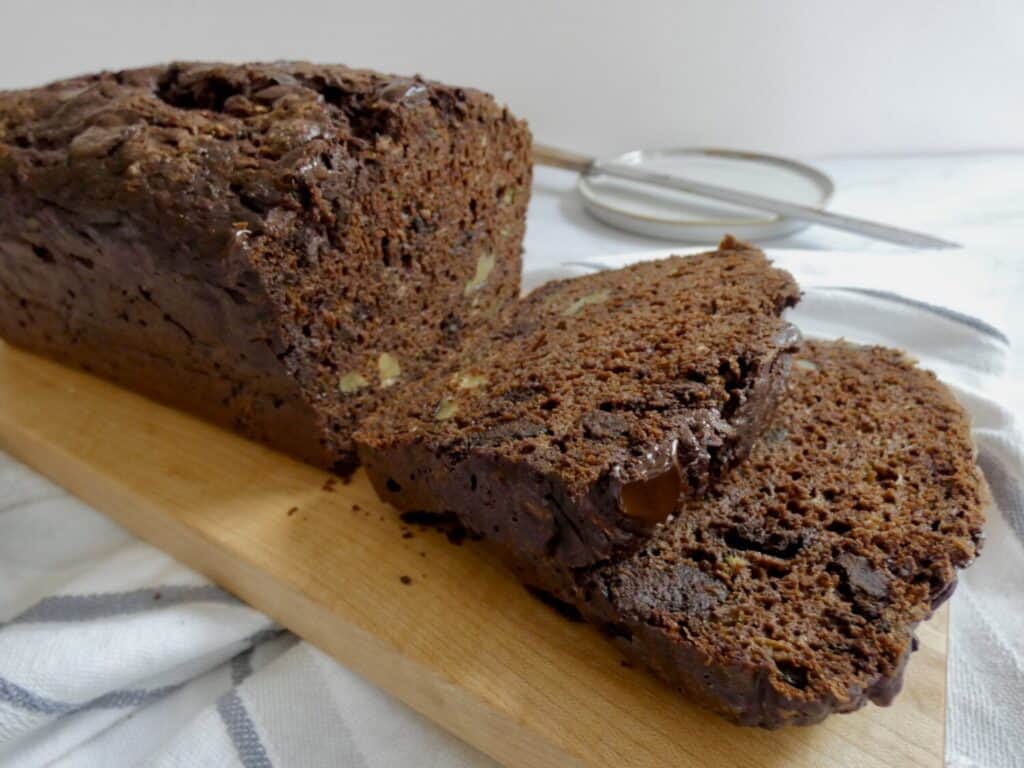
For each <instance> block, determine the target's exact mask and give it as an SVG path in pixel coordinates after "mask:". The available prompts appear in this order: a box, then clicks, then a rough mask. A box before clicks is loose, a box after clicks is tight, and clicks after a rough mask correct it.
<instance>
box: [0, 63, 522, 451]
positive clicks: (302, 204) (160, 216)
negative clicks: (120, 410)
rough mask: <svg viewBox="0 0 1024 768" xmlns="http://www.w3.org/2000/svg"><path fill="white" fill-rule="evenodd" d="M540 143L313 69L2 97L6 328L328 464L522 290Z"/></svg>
mask: <svg viewBox="0 0 1024 768" xmlns="http://www.w3.org/2000/svg"><path fill="white" fill-rule="evenodd" d="M530 168H531V166H530V134H529V131H528V130H527V127H526V125H525V124H524V123H523V122H521V121H519V120H516V119H515V118H514V117H513V116H512V115H510V114H509V112H508V110H506V109H504V108H503V107H502V106H501V105H499V104H497V103H495V101H494V100H493V99H492V98H491V97H490V96H488V95H487V94H484V93H480V92H478V91H473V90H470V89H463V88H457V87H454V86H447V85H442V84H440V83H435V82H430V81H426V80H423V79H421V78H419V77H396V76H391V75H384V74H379V73H375V72H370V71H367V70H356V69H349V68H348V67H343V66H336V65H317V64H308V63H304V62H276V63H271V64H245V65H235V64H199V63H179V64H172V65H168V66H160V67H147V68H144V69H133V70H125V71H121V72H102V73H98V74H95V75H86V76H82V77H76V78H72V79H69V80H63V81H60V82H57V83H52V84H50V85H48V86H45V87H42V88H35V89H30V90H25V91H7V92H0V335H2V336H3V338H5V339H6V340H8V341H11V342H13V343H15V344H18V345H20V346H22V347H26V348H28V349H30V350H33V351H35V352H39V353H42V354H46V355H49V356H51V357H54V358H56V359H58V360H60V361H61V362H64V363H68V364H73V365H77V366H80V367H82V368H85V369H86V370H89V371H92V372H95V373H97V374H100V375H103V376H105V377H108V378H110V379H113V380H115V381H117V382H120V383H122V384H124V385H126V386H129V387H132V388H134V389H137V390H140V391H141V392H143V393H145V394H147V395H149V396H151V397H155V398H158V399H161V400H163V401H165V402H169V403H171V404H173V405H176V406H178V407H182V408H185V409H188V410H191V411H193V412H196V413H198V414H200V415H202V416H205V417H207V418H209V419H213V420H215V421H217V422H219V423H221V424H225V425H227V426H230V427H233V428H235V429H237V430H239V431H241V432H242V433H244V434H246V435H248V436H249V437H252V438H255V439H258V440H263V441H266V442H268V443H270V444H272V445H274V446H276V447H278V448H281V449H283V450H286V451H289V452H291V453H293V454H295V455H297V456H299V457H301V458H304V459H306V460H309V461H312V462H315V463H317V464H320V465H323V466H327V467H335V468H337V469H345V468H348V467H350V466H351V465H352V464H353V463H354V460H355V450H354V447H353V444H352V440H351V433H352V430H353V428H354V426H355V424H356V423H357V422H358V420H359V419H360V418H361V417H362V416H363V415H364V414H366V413H368V412H369V411H370V410H372V409H373V408H375V407H376V406H377V404H378V403H379V402H380V401H381V400H386V399H392V398H396V397H398V396H399V395H398V392H399V391H400V390H401V388H402V386H403V385H404V384H405V383H407V382H409V381H416V380H417V379H418V378H419V377H421V376H422V375H423V374H425V373H426V372H427V371H430V370H433V369H434V368H435V367H436V365H437V363H438V360H440V359H443V358H444V357H445V356H446V355H447V354H449V352H450V350H451V349H453V348H454V347H456V346H458V344H459V343H460V341H461V339H462V337H463V336H464V335H465V334H469V333H471V332H472V331H473V329H474V328H476V327H478V326H480V325H482V324H484V323H487V322H489V321H490V320H491V319H492V318H493V316H494V314H495V313H496V312H498V311H499V310H500V308H501V307H502V306H503V305H504V304H506V303H508V302H510V301H514V300H516V299H517V298H518V296H519V273H520V266H521V258H520V251H521V246H522V237H523V231H524V226H525V214H526V203H527V199H528V197H529V191H530V172H531V171H530Z"/></svg>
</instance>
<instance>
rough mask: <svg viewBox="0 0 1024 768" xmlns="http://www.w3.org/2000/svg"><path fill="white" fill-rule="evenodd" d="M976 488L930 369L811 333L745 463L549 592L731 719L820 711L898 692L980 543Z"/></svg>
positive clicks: (782, 720) (967, 446) (964, 445)
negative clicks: (607, 561)
mask: <svg viewBox="0 0 1024 768" xmlns="http://www.w3.org/2000/svg"><path fill="white" fill-rule="evenodd" d="M986 500H987V490H986V486H985V483H984V480H983V478H982V477H981V475H980V473H979V471H978V469H977V467H976V465H975V458H974V450H973V447H972V443H971V436H970V431H969V423H968V418H967V416H966V415H965V414H964V412H963V411H962V410H961V408H960V407H959V406H958V405H957V403H956V402H955V400H954V399H953V397H952V395H951V394H950V392H949V391H948V390H947V389H946V388H945V387H944V386H943V385H942V384H940V383H939V382H938V381H937V380H936V379H935V377H934V376H933V375H932V374H931V373H929V372H927V371H923V370H921V369H919V368H916V367H914V365H913V364H912V363H911V362H910V361H909V360H908V359H907V358H906V357H904V356H903V355H902V354H901V353H899V352H896V351H893V350H889V349H882V348H878V347H855V346H850V345H847V344H843V343H822V342H807V343H806V344H805V345H804V347H803V349H802V350H801V352H800V353H799V354H798V357H797V358H796V359H795V360H794V363H793V372H792V375H791V377H790V391H789V393H788V397H787V398H786V399H785V400H784V401H783V402H782V404H781V405H780V406H779V409H778V412H777V414H776V417H775V420H774V422H773V425H772V426H771V427H770V428H769V429H768V430H767V431H766V432H765V434H764V435H763V436H762V438H761V440H760V441H759V442H758V443H757V445H756V446H755V447H754V449H753V451H752V452H751V454H750V457H749V459H748V460H747V461H746V462H745V463H744V464H743V465H741V466H739V467H737V468H736V469H734V470H733V471H732V472H731V473H730V474H729V476H728V477H727V478H725V479H724V480H723V481H722V482H721V483H719V484H718V485H717V486H716V487H715V488H713V489H712V490H711V492H710V493H709V495H708V496H707V498H705V499H701V500H695V501H691V502H689V503H686V504H684V505H682V507H681V508H680V510H679V512H678V514H677V515H676V516H675V518H674V519H673V520H672V522H671V523H668V524H666V525H664V526H663V527H662V528H661V529H660V530H659V532H658V534H657V536H656V537H654V538H653V539H652V540H651V541H649V542H648V544H647V545H646V546H645V547H644V548H643V549H641V550H639V551H638V552H636V553H635V554H634V555H633V556H631V557H629V558H627V559H624V560H623V561H621V562H618V563H615V564H611V565H605V566H603V567H599V568H596V569H590V570H588V571H585V572H582V573H578V574H576V580H575V581H576V583H575V586H574V587H572V588H570V589H567V590H566V589H562V590H561V595H560V596H561V597H562V598H565V599H568V600H570V601H572V602H573V603H575V604H576V606H577V607H578V608H579V610H580V612H581V613H582V614H583V615H584V616H585V617H586V618H587V619H588V620H590V621H592V622H594V623H595V624H597V625H599V626H600V627H602V628H604V629H605V630H606V631H607V632H608V633H609V634H610V635H611V636H612V637H613V638H614V639H615V641H616V642H617V643H618V644H619V645H620V646H621V648H622V649H623V650H624V651H625V652H626V653H627V654H628V655H629V657H630V658H632V659H635V660H636V661H638V662H640V663H642V664H645V665H647V666H649V667H651V668H652V669H653V670H654V671H656V672H657V673H658V674H659V675H661V676H662V677H663V678H665V679H666V680H668V681H669V682H670V683H671V684H672V685H674V686H677V687H678V688H679V689H680V690H682V691H683V692H684V693H685V694H686V695H687V696H689V697H692V698H693V699H694V700H696V701H698V702H700V703H702V704H704V705H706V706H708V707H711V708H712V709H714V710H716V711H718V712H720V713H722V714H723V715H725V716H727V717H729V718H730V719H733V720H735V721H738V722H740V723H743V724H746V725H760V726H766V727H776V726H780V725H784V724H787V723H797V724H806V723H814V722H817V721H819V720H821V719H822V718H824V717H825V716H826V715H828V714H830V713H832V712H849V711H851V710H854V709H857V708H858V707H860V706H862V705H863V704H865V702H867V701H868V700H871V701H873V702H875V703H878V704H888V703H889V702H890V701H891V700H892V699H893V697H894V696H895V695H896V694H897V693H898V692H899V690H900V687H901V684H902V676H903V670H904V667H905V666H906V664H907V660H908V658H909V656H910V653H911V651H912V650H913V649H914V647H915V639H914V634H913V630H914V627H915V625H917V624H918V623H919V622H921V621H923V620H925V619H926V618H928V617H929V616H930V615H931V613H932V612H933V611H934V610H935V609H936V607H937V606H938V605H940V604H941V603H942V602H943V601H944V600H946V599H947V598H948V597H949V596H950V594H951V593H952V591H953V588H954V586H955V585H956V569H957V568H963V567H964V566H966V565H968V564H969V563H970V562H971V560H972V559H973V558H974V557H975V555H976V554H977V553H978V549H979V546H980V543H981V538H982V524H983V522H984V517H983V507H984V505H985V503H986ZM549 586H552V587H554V589H555V590H556V591H557V590H558V589H559V588H558V585H550V584H549Z"/></svg>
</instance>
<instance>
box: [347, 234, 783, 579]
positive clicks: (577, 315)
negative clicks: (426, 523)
mask: <svg viewBox="0 0 1024 768" xmlns="http://www.w3.org/2000/svg"><path fill="white" fill-rule="evenodd" d="M797 297H798V291H797V288H796V285H795V283H794V282H793V279H792V278H791V277H790V275H788V274H787V273H785V272H783V271H781V270H777V269H774V268H773V267H771V265H770V264H769V262H768V261H767V259H765V257H764V255H763V254H762V253H761V252H760V251H757V250H754V249H752V248H751V247H750V246H745V245H743V244H742V243H737V242H736V241H734V240H731V239H729V240H727V241H725V242H724V243H723V244H722V247H721V249H720V250H718V251H715V252H711V253H706V254H701V255H698V256H692V257H685V258H683V257H674V258H670V259H666V260H663V261H657V262H649V263H645V264H640V265H636V266H633V267H629V268H627V269H623V270H618V271H615V272H606V273H601V274H597V275H591V276H587V277H582V278H577V279H573V280H564V281H560V282H555V283H551V284H549V285H546V286H544V287H542V288H540V289H539V290H537V291H535V292H534V293H533V294H531V295H530V296H529V297H527V298H526V299H524V300H523V301H521V302H519V303H517V304H515V305H513V306H510V307H509V308H508V309H507V310H506V311H505V312H503V313H502V315H501V316H500V317H499V318H498V322H497V323H496V324H495V326H494V329H493V330H488V331H486V332H484V333H481V334H480V335H479V336H477V337H476V338H473V339H471V340H469V341H468V342H467V343H466V344H465V345H464V346H463V349H462V350H461V351H460V353H459V354H458V355H457V356H456V358H455V359H454V360H453V361H452V362H451V363H450V364H449V365H447V366H443V367H439V369H438V370H437V371H435V372H434V373H433V374H432V375H431V376H429V377H428V378H427V379H426V380H425V381H424V383H423V384H422V386H420V387H418V388H417V389H415V390H409V391H408V396H407V397H405V398H403V399H401V400H395V401H393V402H391V403H389V404H387V405H386V406H384V407H383V408H382V409H381V410H380V411H378V412H377V413H376V414H374V416H373V417H371V418H370V419H369V420H368V421H367V422H366V423H365V425H364V427H363V428H362V429H361V430H360V431H359V433H358V434H357V442H359V444H360V457H361V459H362V461H363V463H364V465H365V466H366V468H367V471H368V473H369V474H370V477H371V479H372V480H373V482H374V484H375V486H376V488H377V490H378V492H380V494H381V496H382V498H384V499H386V500H387V501H389V502H391V503H393V504H395V505H396V506H398V507H399V508H400V509H421V510H432V511H454V512H455V513H456V514H457V515H459V517H460V518H461V520H462V522H463V524H464V525H465V526H466V527H467V528H469V529H470V530H471V531H474V532H476V533H479V534H482V535H484V536H485V537H486V538H488V539H490V540H492V541H495V542H497V543H498V544H499V545H500V546H503V547H507V548H508V549H510V550H511V551H512V552H513V553H514V556H515V557H516V558H520V557H527V558H532V559H533V560H534V561H535V562H536V563H538V565H539V566H543V564H545V563H550V564H551V565H552V567H553V568H556V567H558V566H560V565H566V566H569V567H576V566H583V565H588V564H592V563H594V562H597V561H599V560H600V559H602V558H606V557H610V556H612V555H614V554H616V553H618V552H620V551H624V550H629V549H633V548H635V547H636V546H637V545H638V544H639V543H640V542H642V541H643V540H644V539H645V538H646V537H647V536H649V535H650V533H651V531H653V530H654V528H655V527H656V526H657V524H658V523H659V522H660V521H661V520H663V519H664V518H665V517H666V516H667V515H669V514H670V513H671V512H672V510H673V509H674V507H675V504H676V501H677V499H678V498H680V497H685V496H687V495H692V494H700V493H703V492H704V491H705V490H706V489H707V487H708V485H709V484H710V483H711V482H713V480H714V479H715V478H716V477H717V476H718V475H719V474H721V473H722V472H723V470H724V469H725V468H727V467H729V466H731V465H732V464H734V463H736V462H737V461H738V460H739V459H740V458H742V456H743V455H744V454H745V452H746V450H747V449H748V448H749V445H750V444H751V442H752V441H753V439H754V437H755V436H756V435H757V434H758V433H759V432H760V431H761V429H762V428H763V427H764V425H765V423H766V420H767V419H768V418H770V415H771V412H772V410H773V408H774V404H775V400H776V398H777V395H778V394H779V392H780V391H781V389H782V387H783V383H784V378H785V373H786V366H787V361H788V354H789V351H790V350H791V349H792V346H793V344H794V342H795V339H796V335H795V332H794V331H793V329H792V328H791V326H789V325H788V324H787V323H786V322H784V321H783V320H782V319H781V317H780V315H781V313H782V311H783V309H784V308H785V307H787V306H790V305H792V304H794V303H795V302H796V300H797Z"/></svg>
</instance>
